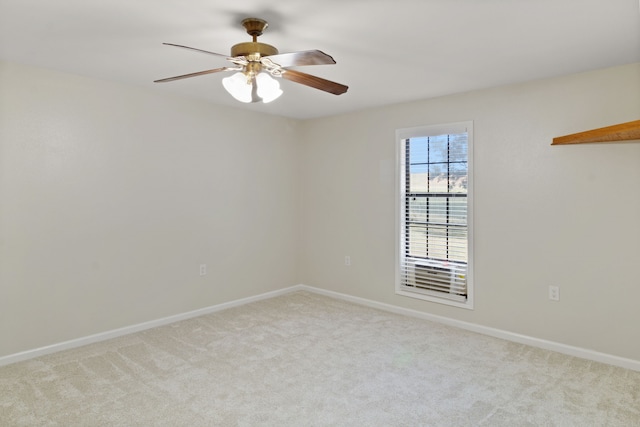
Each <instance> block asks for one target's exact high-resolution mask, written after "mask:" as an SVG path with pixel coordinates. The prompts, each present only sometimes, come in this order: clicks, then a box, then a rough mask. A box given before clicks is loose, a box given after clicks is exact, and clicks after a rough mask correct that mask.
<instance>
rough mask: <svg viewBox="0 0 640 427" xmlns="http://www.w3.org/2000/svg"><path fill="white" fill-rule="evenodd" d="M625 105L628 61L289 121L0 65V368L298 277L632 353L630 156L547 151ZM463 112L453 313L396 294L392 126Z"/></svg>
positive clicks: (633, 177)
mask: <svg viewBox="0 0 640 427" xmlns="http://www.w3.org/2000/svg"><path fill="white" fill-rule="evenodd" d="M639 94H640V64H635V65H631V66H626V67H618V68H614V69H607V70H599V71H595V72H591V73H585V74H580V75H573V76H567V77H562V78H555V79H549V80H544V81H537V82H531V83H526V84H522V85H515V86H509V87H501V88H496V89H491V90H486V91H479V92H473V93H468V94H461V95H456V96H449V97H444V98H438V99H432V100H427V101H420V102H416V103H409V104H402V105H397V106H392V107H387V108H382V109H375V110H369V111H364V112H360V113H354V114H348V115H341V116H336V117H330V118H324V119H317V120H309V121H304V122H297V121H293V120H287V119H283V118H278V117H274V116H268V115H260V114H254V113H248V112H245V111H243V110H241V109H230V108H222V107H215V106H211V105H208V104H205V103H203V102H200V101H190V100H185V99H180V98H177V97H175V98H174V97H170V96H164V95H159V94H156V93H154V92H149V91H146V90H143V89H139V88H135V87H131V86H123V85H119V84H115V83H109V82H103V81H99V80H94V79H87V78H83V77H78V76H72V75H69V74H63V73H57V72H53V71H48V70H42V69H37V68H32V67H28V66H22V65H16V64H6V63H0V291H1V293H2V296H1V298H0V356H2V355H8V354H13V353H16V352H19V351H24V350H29V349H34V348H37V347H41V346H45V345H49V344H54V343H58V342H61V341H64V340H68V339H73V338H80V337H84V336H87V335H89V334H93V333H99V332H104V331H108V330H111V329H115V328H119V327H123V326H129V325H133V324H137V323H140V322H144V321H147V320H154V319H158V318H161V317H164V316H169V315H172V314H178V313H183V312H186V311H189V310H194V309H197V308H201V307H206V306H210V305H214V304H218V303H221V302H226V301H231V300H234V299H238V298H242V297H246V296H251V295H256V294H260V293H263V292H267V291H271V290H275V289H280V288H284V287H287V286H291V285H293V284H296V283H304V284H308V285H312V286H317V287H321V288H324V289H328V290H333V291H338V292H342V293H345V294H350V295H355V296H359V297H363V298H369V299H372V300H375V301H380V302H384V303H390V304H394V305H398V306H401V307H406V308H412V309H416V310H420V311H424V312H428V313H433V314H437V315H443V316H448V317H451V318H454V319H460V320H464V321H469V322H474V323H478V324H480V325H484V326H488V327H495V328H499V329H504V330H507V331H511V332H515V333H520V334H525V335H530V336H532V337H536V338H541V339H547V340H552V341H557V342H561V343H565V344H568V345H573V346H578V347H584V348H587V349H592V350H596V351H600V352H604V353H609V354H612V355H617V356H621V357H627V358H632V359H635V360H640V341H639V340H637V339H635V337H637V326H636V325H637V324H638V323H639V322H640V314H638V313H640V311H639V310H638V309H637V302H638V301H639V300H640V279H638V274H637V263H638V259H640V244H639V242H640V222H639V221H638V218H640V196H639V195H638V194H639V192H638V189H639V188H640V144H637V143H628V144H610V145H582V146H573V147H571V146H567V147H550V146H549V144H550V142H551V139H552V138H553V137H554V136H559V135H564V134H568V133H573V132H578V131H582V130H586V129H591V128H595V127H600V126H606V125H610V124H615V123H620V122H625V121H630V120H636V119H638V118H639V117H640V96H639ZM465 120H473V121H474V135H475V162H476V163H475V166H476V174H475V195H476V198H475V224H474V225H475V262H476V268H475V283H476V300H475V310H473V311H468V310H464V309H457V308H453V307H448V306H444V305H439V304H433V303H429V302H425V301H421V300H413V299H408V298H405V297H400V296H396V295H395V294H394V280H395V279H394V257H395V254H394V247H395V239H396V238H395V234H394V233H395V210H394V208H395V201H394V197H395V170H394V166H395V164H394V163H395V146H394V145H395V141H394V138H395V130H396V129H397V128H402V127H412V126H420V125H430V124H438V123H448V122H457V121H465ZM247 123H251V126H250V127H249V129H250V131H249V132H250V133H239V132H238V130H240V129H243V130H244V129H247V126H246V124H247ZM245 132H247V131H245ZM345 255H349V256H351V259H352V265H351V267H345V266H344V256H345ZM201 263H206V264H207V265H208V269H209V273H208V274H207V276H204V277H199V275H198V265H199V264H201ZM549 284H555V285H558V286H560V295H561V300H560V301H559V302H550V301H549V300H548V299H547V287H548V285H549Z"/></svg>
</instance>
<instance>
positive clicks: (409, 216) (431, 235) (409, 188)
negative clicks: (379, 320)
mask: <svg viewBox="0 0 640 427" xmlns="http://www.w3.org/2000/svg"><path fill="white" fill-rule="evenodd" d="M471 126H472V124H471V123H470V122H465V123H454V124H450V125H442V126H434V127H423V128H412V129H404V130H400V131H398V139H399V141H398V144H399V160H400V161H399V176H400V198H399V216H400V224H399V235H400V236H399V237H400V239H399V240H400V244H399V251H398V252H399V257H398V270H399V277H398V286H397V291H398V293H401V294H405V295H407V294H408V295H409V296H416V295H418V297H422V298H424V299H431V300H435V301H440V302H442V301H445V302H447V303H450V304H453V305H460V306H463V307H467V308H470V307H472V300H471V298H470V296H471V292H470V280H469V276H470V274H469V272H470V269H469V261H470V250H469V248H470V244H469V242H470V227H469V223H470V222H469V218H470V208H469V207H470V203H469V201H470V191H469V190H470V183H471V174H470V153H471V144H470V142H471V141H470V140H471V137H472V136H471Z"/></svg>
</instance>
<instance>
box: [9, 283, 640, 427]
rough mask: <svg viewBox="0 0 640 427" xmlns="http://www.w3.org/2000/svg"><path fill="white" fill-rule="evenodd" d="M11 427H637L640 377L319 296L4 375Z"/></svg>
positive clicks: (25, 365) (151, 333)
mask: <svg viewBox="0 0 640 427" xmlns="http://www.w3.org/2000/svg"><path fill="white" fill-rule="evenodd" d="M0 425H2V426H447V427H450V426H509V427H514V426H563V427H565V426H579V427H584V426H624V427H627V426H639V425H640V372H636V371H632V370H626V369H622V368H618V367H614V366H609V365H605V364H601V363H597V362H592V361H587V360H582V359H578V358H574V357H570V356H566V355H562V354H558V353H554V352H551V351H546V350H541V349H538V348H534V347H529V346H526V345H521V344H516V343H513V342H509V341H504V340H500V339H496V338H492V337H488V336H484V335H480V334H475V333H472V332H468V331H463V330H459V329H456V328H452V327H448V326H443V325H440V324H435V323H432V322H428V321H425V320H421V319H416V318H412V317H405V316H401V315H397V314H392V313H388V312H384V311H380V310H376V309H372V308H369V307H364V306H360V305H357V304H352V303H349V302H345V301H342V300H337V299H333V298H328V297H325V296H320V295H317V294H314V293H310V292H303V291H301V292H293V293H290V294H287V295H284V296H280V297H276V298H271V299H268V300H263V301H259V302H255V303H251V304H247V305H244V306H241V307H236V308H230V309H227V310H223V311H219V312H216V313H213V314H209V315H205V316H201V317H197V318H193V319H189V320H185V321H181V322H177V323H174V324H171V325H167V326H162V327H158V328H154V329H150V330H146V331H143V332H138V333H135V334H131V335H127V336H124V337H120V338H116V339H112V340H108V341H103V342H100V343H96V344H92V345H88V346H85V347H81V348H77V349H72V350H68V351H62V352H59V353H55V354H51V355H47V356H43V357H39V358H37V359H32V360H28V361H24V362H20V363H15V364H12V365H8V366H4V367H0Z"/></svg>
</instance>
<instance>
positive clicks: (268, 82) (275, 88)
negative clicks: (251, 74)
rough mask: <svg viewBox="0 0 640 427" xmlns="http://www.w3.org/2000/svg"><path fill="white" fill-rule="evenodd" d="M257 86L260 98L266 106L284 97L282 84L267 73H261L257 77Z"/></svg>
mask: <svg viewBox="0 0 640 427" xmlns="http://www.w3.org/2000/svg"><path fill="white" fill-rule="evenodd" d="M256 85H257V86H258V96H259V97H260V98H262V102H264V103H265V104H266V103H267V102H271V101H273V100H274V99H277V98H278V97H279V96H280V95H282V90H281V89H280V83H278V81H277V80H276V79H274V78H273V77H271V76H270V75H269V74H267V73H259V74H258V75H257V76H256Z"/></svg>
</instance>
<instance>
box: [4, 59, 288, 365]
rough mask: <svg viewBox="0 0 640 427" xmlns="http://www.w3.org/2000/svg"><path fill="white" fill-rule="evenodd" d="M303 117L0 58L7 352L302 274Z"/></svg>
mask: <svg viewBox="0 0 640 427" xmlns="http://www.w3.org/2000/svg"><path fill="white" fill-rule="evenodd" d="M247 123H251V126H250V127H249V128H248V130H247V126H246V124H247ZM296 127H297V123H296V122H295V121H291V120H286V119H282V118H277V117H273V116H267V115H260V114H254V113H247V112H243V111H242V110H236V109H230V108H217V107H214V106H210V105H207V104H205V103H203V102H199V101H189V100H183V99H180V98H173V97H169V96H162V95H158V94H155V93H152V92H149V91H146V90H142V89H139V88H136V87H127V86H123V85H118V84H114V83H108V82H103V81H99V80H94V79H87V78H83V77H78V76H73V75H69V74H62V73H57V72H53V71H47V70H43V69H37V68H32V67H27V66H22V65H16V64H7V63H0V356H1V355H7V354H13V353H16V352H19V351H24V350H29V349H34V348H38V347H41V346H45V345H49V344H53V343H59V342H62V341H65V340H69V339H73V338H79V337H84V336H87V335H90V334H94V333H99V332H104V331H108V330H112V329H115V328H119V327H124V326H129V325H133V324H137V323H140V322H144V321H149V320H155V319H158V318H162V317H165V316H168V315H173V314H178V313H183V312H186V311H190V310H194V309H197V308H201V307H206V306H210V305H214V304H218V303H221V302H226V301H230V300H234V299H239V298H242V297H246V296H251V295H256V294H260V293H263V292H267V291H271V290H275V289H280V288H283V287H286V286H292V285H295V284H296V283H297V281H296V277H295V275H296V271H295V262H294V261H293V262H292V260H294V259H295V256H296V235H297V226H296V221H297V218H298V214H297V212H296V209H297V207H298V204H297V200H296V197H297V193H296V185H297V184H296V174H295V172H296V160H297V153H296V149H297V148H296V147H297V145H296V144H297V139H296ZM240 130H242V132H240ZM201 263H206V264H207V266H208V274H207V275H206V276H204V277H200V276H199V264H201Z"/></svg>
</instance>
